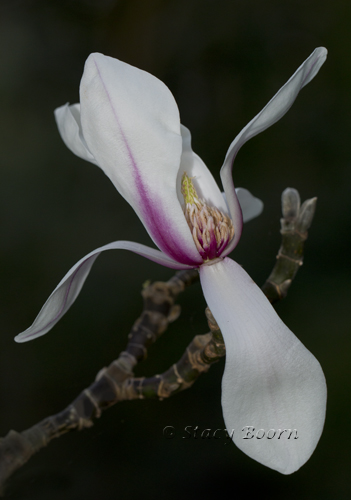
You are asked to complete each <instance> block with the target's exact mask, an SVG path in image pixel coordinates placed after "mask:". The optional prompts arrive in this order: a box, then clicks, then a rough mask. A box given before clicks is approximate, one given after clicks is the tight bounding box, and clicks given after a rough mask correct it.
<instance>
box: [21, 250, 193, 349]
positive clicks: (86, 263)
mask: <svg viewBox="0 0 351 500" xmlns="http://www.w3.org/2000/svg"><path fill="white" fill-rule="evenodd" d="M105 250H131V251H132V252H134V253H137V254H139V255H142V256H143V257H146V258H148V259H150V260H152V261H154V262H157V263H158V264H162V265H163V266H166V267H170V268H172V269H187V268H189V266H185V265H184V264H179V263H178V262H175V261H173V260H172V259H170V258H169V257H168V256H167V255H165V254H163V253H162V252H160V251H159V250H155V249H153V248H149V247H147V246H145V245H141V244H140V243H133V242H132V241H114V242H112V243H109V244H108V245H104V246H102V247H100V248H97V249H96V250H93V251H92V252H90V253H89V254H88V255H86V256H85V257H83V258H82V259H81V260H80V261H78V262H77V263H76V264H75V265H74V266H73V267H72V268H71V269H70V270H69V271H68V273H67V274H66V276H65V277H64V278H63V279H62V280H61V281H60V283H59V284H58V285H57V287H56V288H55V290H54V291H53V292H52V294H51V295H50V297H49V298H48V300H47V301H46V302H45V304H44V305H43V307H42V309H41V311H40V312H39V314H38V316H37V317H36V318H35V320H34V322H33V324H32V325H31V326H30V327H29V328H27V330H25V331H24V332H22V333H20V334H19V335H17V337H15V341H16V342H27V341H28V340H32V339H35V338H36V337H41V336H42V335H45V333H47V332H48V331H49V330H51V328H52V327H53V326H54V325H56V323H57V322H58V321H59V320H60V319H61V318H62V316H63V315H64V314H66V312H67V311H68V309H69V308H70V307H71V305H72V304H73V302H74V301H75V300H76V298H77V296H78V295H79V293H80V291H81V289H82V287H83V285H84V282H85V280H86V279H87V277H88V274H89V272H90V269H91V267H92V265H93V264H94V262H95V260H96V258H97V257H98V256H99V255H100V253H101V252H104V251H105Z"/></svg>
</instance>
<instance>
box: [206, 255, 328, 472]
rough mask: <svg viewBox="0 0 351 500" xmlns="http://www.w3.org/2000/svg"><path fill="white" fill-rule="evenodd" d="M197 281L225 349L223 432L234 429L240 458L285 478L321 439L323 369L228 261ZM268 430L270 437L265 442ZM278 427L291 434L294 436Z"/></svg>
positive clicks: (306, 458) (220, 263) (248, 281)
mask: <svg viewBox="0 0 351 500" xmlns="http://www.w3.org/2000/svg"><path fill="white" fill-rule="evenodd" d="M200 278H201V284H202V287H203V292H204V295H205V298H206V301H207V304H208V306H209V308H210V309H211V311H212V313H213V315H214V317H215V318H216V321H217V322H218V325H219V327H220V328H221V331H222V334H223V337H224V341H225V345H226V365H225V371H224V375H223V381H222V407H223V416H224V421H225V424H226V428H227V430H228V432H229V433H230V432H231V431H232V429H234V437H233V441H234V443H235V444H236V445H237V446H238V448H240V449H241V450H242V451H243V452H244V453H246V454H247V455H249V456H250V457H252V458H254V459H255V460H257V461H258V462H260V463H262V464H264V465H266V466H267V467H270V468H272V469H275V470H277V471H279V472H281V473H283V474H291V473H292V472H294V471H296V470H297V469H299V468H300V467H301V466H302V465H303V464H304V463H305V462H306V461H307V460H308V459H309V458H310V456H311V454H312V453H313V451H314V449H315V447H316V445H317V443H318V440H319V438H320V435H321V433H322V429H323V425H324V418H325V408H326V384H325V378H324V375H323V372H322V369H321V367H320V365H319V363H318V361H317V360H316V358H315V357H314V356H313V355H312V354H311V353H310V352H309V351H308V350H307V349H306V348H305V347H304V346H303V344H302V343H301V342H300V341H299V340H298V339H297V338H296V337H295V335H294V334H293V333H292V332H291V331H290V330H289V329H288V328H287V327H286V326H285V325H284V323H283V322H282V321H281V320H280V318H279V317H278V316H277V314H276V312H275V311H274V309H273V307H272V306H271V305H270V303H269V302H268V300H267V299H266V297H265V296H264V294H263V293H262V291H261V290H260V289H259V288H258V287H257V285H256V284H255V283H254V282H253V281H252V279H251V278H250V277H249V276H248V274H247V273H246V272H245V271H244V270H243V269H242V268H241V267H240V266H239V265H238V264H236V263H235V262H234V261H232V260H230V259H228V258H225V259H224V260H223V261H221V262H219V263H217V264H214V265H212V266H202V267H201V268H200ZM247 426H251V427H253V428H254V429H255V430H254V431H252V432H253V437H252V438H251V439H244V437H245V436H247V435H248V434H247V432H248V429H245V428H246V427H247ZM243 429H244V431H243ZM260 429H263V431H264V432H265V436H264V437H262V439H259V438H258V437H260V436H261V435H262V433H263V431H260V432H259V434H258V437H256V434H257V431H259V430H260ZM271 429H274V430H275V431H276V434H275V436H274V437H273V438H272V439H269V438H267V433H268V431H270V430H271ZM284 429H291V431H293V433H292V435H290V432H289V431H284ZM295 429H296V432H295V431H294V430H295ZM283 431H284V432H283ZM280 433H281V434H280ZM279 434H280V438H278V436H279ZM272 435H273V431H271V433H270V434H269V436H272ZM289 435H290V438H289V437H288V436H289ZM296 435H297V436H298V437H297V439H295V437H296ZM250 436H251V434H249V437H250Z"/></svg>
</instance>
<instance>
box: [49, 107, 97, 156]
mask: <svg viewBox="0 0 351 500" xmlns="http://www.w3.org/2000/svg"><path fill="white" fill-rule="evenodd" d="M55 119H56V123H57V127H58V129H59V132H60V135H61V137H62V139H63V142H64V143H65V144H66V146H67V147H68V148H69V149H70V150H71V151H72V152H73V153H74V154H75V155H77V156H79V157H80V158H82V159H83V160H87V161H90V162H91V163H94V164H95V165H97V163H96V160H95V158H94V156H93V155H92V154H91V152H90V151H89V148H88V146H87V144H86V142H85V139H84V137H83V133H82V125H81V122H80V104H72V105H71V106H70V105H69V104H68V103H67V104H64V105H63V106H60V107H59V108H56V109H55Z"/></svg>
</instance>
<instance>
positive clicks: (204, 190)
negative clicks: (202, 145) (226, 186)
mask: <svg viewBox="0 0 351 500" xmlns="http://www.w3.org/2000/svg"><path fill="white" fill-rule="evenodd" d="M180 128H181V133H182V140H183V150H182V157H181V162H180V168H179V171H178V178H177V194H178V199H179V201H180V203H181V204H182V205H184V198H183V195H182V192H181V181H182V177H183V174H184V172H186V173H187V175H188V176H189V177H191V178H192V181H193V184H194V186H195V189H196V192H197V194H198V195H199V197H200V198H201V199H203V200H205V201H206V203H207V204H208V205H210V206H213V207H217V208H218V209H219V210H221V211H222V212H224V213H228V214H229V211H228V207H227V205H226V203H225V202H224V201H223V197H222V193H221V190H220V189H219V187H218V184H217V182H216V181H215V180H214V177H213V175H212V174H211V172H210V171H209V169H208V168H207V167H206V165H205V163H204V162H203V161H202V160H201V158H200V157H199V156H198V155H197V154H196V153H194V152H193V150H192V148H191V133H190V130H189V129H188V128H186V127H184V125H181V126H180Z"/></svg>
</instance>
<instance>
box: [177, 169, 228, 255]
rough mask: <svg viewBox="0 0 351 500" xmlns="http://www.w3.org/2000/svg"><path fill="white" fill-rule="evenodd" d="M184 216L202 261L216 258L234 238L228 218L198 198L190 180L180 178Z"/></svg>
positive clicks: (187, 177) (185, 176)
mask: <svg viewBox="0 0 351 500" xmlns="http://www.w3.org/2000/svg"><path fill="white" fill-rule="evenodd" d="M182 194H183V197H184V201H185V207H184V215H185V218H186V220H187V223H188V226H189V229H190V231H191V234H192V236H193V239H194V242H195V245H196V248H197V250H198V252H199V253H200V255H201V257H202V258H203V259H204V261H208V260H212V259H216V258H218V257H219V256H220V255H221V253H222V252H223V250H224V249H225V247H226V246H227V245H228V243H229V242H230V241H231V239H232V238H233V236H234V226H233V223H232V221H231V219H230V217H229V216H228V215H226V214H224V213H223V212H222V211H221V210H219V209H218V208H216V207H212V206H210V205H208V204H207V203H206V202H205V201H204V200H202V199H200V198H199V197H198V194H197V192H196V189H195V187H194V184H193V182H192V178H191V177H189V176H188V175H187V174H186V173H184V174H183V177H182Z"/></svg>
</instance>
